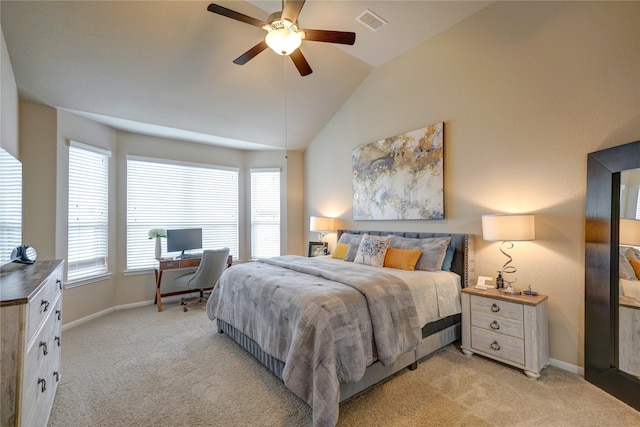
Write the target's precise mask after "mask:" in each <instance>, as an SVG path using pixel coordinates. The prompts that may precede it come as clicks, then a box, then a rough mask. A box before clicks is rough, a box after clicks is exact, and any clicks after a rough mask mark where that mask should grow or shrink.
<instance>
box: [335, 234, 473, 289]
mask: <svg viewBox="0 0 640 427" xmlns="http://www.w3.org/2000/svg"><path fill="white" fill-rule="evenodd" d="M342 233H352V234H364V233H367V234H370V235H373V236H387V235H389V234H395V235H396V236H402V237H413V238H418V239H425V238H428V237H448V236H451V246H453V247H454V248H455V250H456V251H455V253H454V255H453V262H452V263H451V271H453V272H455V273H458V274H459V275H460V277H462V287H463V288H466V287H468V286H469V285H472V284H473V283H474V281H475V271H474V270H475V255H474V240H473V235H469V234H458V233H427V232H410V231H366V230H338V239H340V236H341V235H342Z"/></svg>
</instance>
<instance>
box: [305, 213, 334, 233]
mask: <svg viewBox="0 0 640 427" xmlns="http://www.w3.org/2000/svg"><path fill="white" fill-rule="evenodd" d="M333 222H334V219H333V218H327V217H323V216H312V217H311V218H310V221H309V223H310V224H309V231H333Z"/></svg>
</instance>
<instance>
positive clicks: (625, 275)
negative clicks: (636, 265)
mask: <svg viewBox="0 0 640 427" xmlns="http://www.w3.org/2000/svg"><path fill="white" fill-rule="evenodd" d="M618 261H619V262H618V265H619V267H618V270H620V271H619V272H618V273H619V274H620V278H621V279H625V280H638V278H637V277H636V272H635V271H633V267H631V263H629V260H628V259H627V257H626V256H624V252H622V251H621V252H620V254H619V255H618Z"/></svg>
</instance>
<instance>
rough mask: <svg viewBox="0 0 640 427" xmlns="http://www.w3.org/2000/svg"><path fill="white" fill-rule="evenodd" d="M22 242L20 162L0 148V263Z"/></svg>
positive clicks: (6, 260) (5, 260) (8, 259)
mask: <svg viewBox="0 0 640 427" xmlns="http://www.w3.org/2000/svg"><path fill="white" fill-rule="evenodd" d="M20 244H22V163H20V161H19V160H17V159H16V158H14V157H13V156H12V155H11V154H9V153H8V152H7V151H5V150H4V149H2V148H0V264H4V263H6V262H8V261H10V260H11V251H12V250H13V248H15V247H16V246H18V245H20Z"/></svg>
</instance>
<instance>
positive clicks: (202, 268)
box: [173, 248, 229, 311]
mask: <svg viewBox="0 0 640 427" xmlns="http://www.w3.org/2000/svg"><path fill="white" fill-rule="evenodd" d="M228 257H229V248H223V249H216V250H206V251H204V252H202V261H200V265H199V266H198V269H197V270H196V271H194V272H192V273H187V274H183V275H181V276H178V277H176V278H175V279H173V284H174V286H178V287H181V288H187V289H193V290H194V291H199V292H200V296H199V297H195V298H182V300H181V304H182V305H184V311H188V309H189V307H193V306H194V305H196V304H201V303H204V302H206V301H207V300H206V299H205V295H204V291H205V289H210V288H212V287H213V286H215V284H216V282H217V281H218V279H219V278H220V276H221V275H222V272H223V271H224V270H225V268H226V267H227V258H228Z"/></svg>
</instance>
